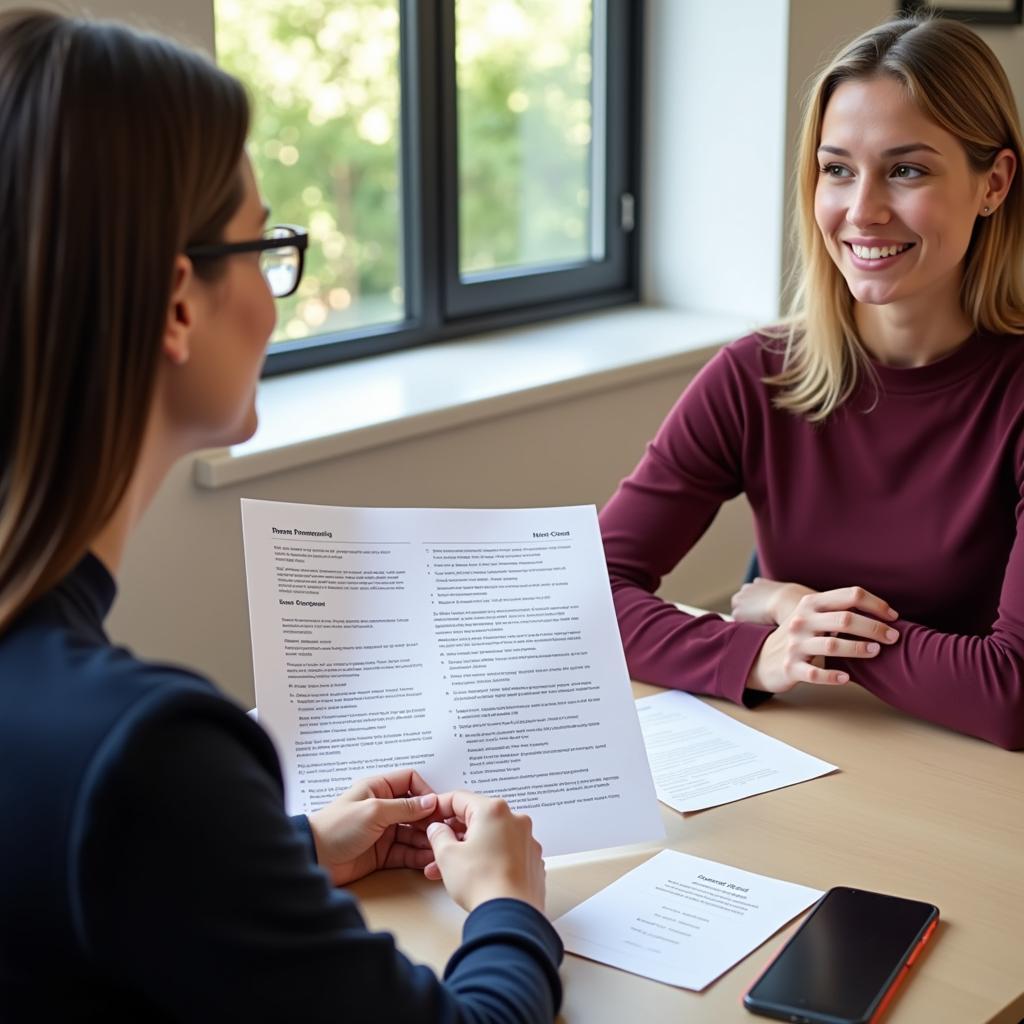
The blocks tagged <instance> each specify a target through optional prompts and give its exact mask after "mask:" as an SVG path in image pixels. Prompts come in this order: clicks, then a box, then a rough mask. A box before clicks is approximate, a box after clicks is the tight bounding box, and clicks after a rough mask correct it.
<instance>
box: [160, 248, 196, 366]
mask: <svg viewBox="0 0 1024 1024" xmlns="http://www.w3.org/2000/svg"><path fill="white" fill-rule="evenodd" d="M194 276H195V273H194V271H193V269H192V261H191V260H190V259H189V258H188V257H187V256H183V255H181V254H179V255H178V256H177V257H176V258H175V260H174V272H173V279H172V282H171V300H170V302H169V303H168V306H167V319H166V321H165V324H164V336H163V339H162V342H161V348H162V351H163V354H164V358H165V359H167V360H169V361H170V362H171V363H172V364H173V365H174V366H184V365H185V363H187V362H188V360H189V356H190V355H191V340H192V339H191V334H192V323H193V314H194V309H193V302H192V298H191V291H192V282H193V279H194Z"/></svg>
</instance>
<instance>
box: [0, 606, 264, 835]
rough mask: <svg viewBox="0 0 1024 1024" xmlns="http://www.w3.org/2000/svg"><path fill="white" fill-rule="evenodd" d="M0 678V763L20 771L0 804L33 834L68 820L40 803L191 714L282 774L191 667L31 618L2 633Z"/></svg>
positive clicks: (135, 751)
mask: <svg viewBox="0 0 1024 1024" xmlns="http://www.w3.org/2000/svg"><path fill="white" fill-rule="evenodd" d="M0 680H2V685H0V772H2V774H3V775H4V776H5V777H14V778H22V779H24V780H25V784H24V786H20V787H18V790H17V791H15V792H11V793H8V794H6V795H5V796H4V797H3V798H2V799H0V811H3V812H4V813H5V815H6V814H11V813H14V814H21V815H23V816H24V817H25V819H26V820H28V821H31V822H33V823H34V825H33V828H34V830H35V831H36V833H37V835H36V836H35V838H36V839H37V840H39V841H43V839H44V834H49V837H50V839H51V841H52V840H53V839H56V838H57V837H56V836H55V835H54V834H53V830H54V829H56V828H58V823H59V822H60V821H63V822H64V823H65V826H66V825H67V823H68V819H67V818H66V817H60V816H54V815H51V814H49V813H47V812H46V811H45V809H46V808H50V807H54V806H60V807H65V808H69V809H70V808H71V807H75V806H78V805H79V804H80V802H81V801H82V799H84V798H85V794H86V793H87V792H88V791H89V790H90V788H93V787H95V786H96V784H97V780H98V779H100V778H101V777H103V776H104V775H105V774H106V773H108V772H110V771H111V769H112V768H113V767H114V766H117V765H125V764H128V765H130V764H131V762H132V760H133V759H135V758H137V757H138V756H139V755H140V752H141V751H143V750H144V749H145V747H146V745H147V744H150V745H152V743H153V742H154V737H156V736H159V735H160V734H161V733H171V734H174V733H177V732H179V731H180V730H182V729H183V728H188V727H189V723H190V722H191V723H202V725H203V728H204V730H206V731H207V732H209V733H211V734H212V735H214V736H219V737H222V738H223V742H224V743H226V744H229V745H230V746H231V747H232V748H233V749H234V748H237V747H238V745H239V744H241V746H242V747H244V748H246V750H247V751H248V756H251V757H252V758H254V759H255V760H256V761H258V762H259V763H260V765H261V767H262V770H263V771H264V772H269V773H270V774H271V776H272V777H273V778H274V779H275V780H278V784H279V779H280V769H279V767H278V763H277V758H276V755H275V753H274V749H273V745H272V744H271V742H270V740H269V738H268V737H267V736H266V734H265V733H264V732H263V730H262V729H260V727H259V726H258V725H256V723H255V722H252V721H251V720H250V719H249V718H248V716H247V715H246V714H245V712H244V711H243V710H242V709H241V708H240V707H239V706H238V705H237V704H235V703H234V702H233V701H231V700H230V699H228V698H227V697H225V696H224V695H223V694H221V693H220V692H219V691H218V690H217V689H216V687H214V685H213V684H212V683H211V682H210V681H209V680H207V679H205V678H203V677H202V676H200V675H198V674H196V673H193V672H189V671H187V670H185V669H181V668H177V667H175V666H172V665H165V664H159V663H154V662H149V661H145V660H143V659H141V658H138V657H136V656H135V655H133V654H132V653H131V652H130V651H127V650H125V649H123V648H119V647H114V646H111V645H109V644H106V643H93V642H91V641H89V640H86V639H83V637H82V636H81V635H79V634H77V633H76V632H75V631H74V630H66V629H62V628H60V627H59V626H57V625H53V624H46V623H44V624H42V625H39V624H33V623H28V624H26V625H25V626H24V628H21V629H16V630H15V631H14V632H13V633H12V634H9V635H7V636H5V637H4V638H3V641H2V643H0ZM58 841H59V840H58Z"/></svg>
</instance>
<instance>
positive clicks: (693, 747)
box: [636, 690, 838, 812]
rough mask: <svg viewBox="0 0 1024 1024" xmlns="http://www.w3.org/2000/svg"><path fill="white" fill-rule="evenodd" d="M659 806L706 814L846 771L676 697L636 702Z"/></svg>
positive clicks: (675, 694) (674, 692)
mask: <svg viewBox="0 0 1024 1024" xmlns="http://www.w3.org/2000/svg"><path fill="white" fill-rule="evenodd" d="M636 707H637V712H638V713H639V715H640V728H641V729H642V730H643V735H644V745H645V746H646V747H647V757H648V760H649V761H650V763H651V774H652V775H653V776H654V786H655V789H656V790H657V792H658V799H659V800H660V801H661V802H662V803H665V804H668V806H669V807H672V808H674V809H675V810H677V811H683V812H685V811H700V810H703V809H704V808H706V807H717V806H718V805H719V804H727V803H730V802H731V801H733V800H742V799H743V798H744V797H748V796H754V795H756V794H757V793H767V792H768V791H769V790H772V789H782V788H783V787H784V786H792V785H794V784H795V783H797V782H807V781H808V780H809V779H816V778H818V777H820V776H822V775H827V774H829V773H830V772H834V771H838V769H837V768H836V766H835V765H834V764H829V763H828V762H827V761H822V760H820V759H819V758H817V757H812V756H811V755H810V754H805V753H804V752H803V751H802V750H797V749H796V748H795V747H791V746H789V745H788V744H786V743H783V742H782V741H781V740H777V739H775V738H774V737H772V736H765V735H764V733H761V732H758V731H757V730H756V729H751V728H750V727H749V726H746V725H743V723H742V722H737V721H736V720H735V719H734V718H730V717H729V716H728V715H726V714H724V713H723V712H721V711H717V710H715V708H712V707H709V706H708V705H707V704H705V703H704V702H703V701H701V700H698V699H697V698H696V697H694V696H693V694H690V693H681V692H680V691H678V690H670V691H668V692H667V693H659V694H656V695H655V696H653V697H643V698H641V699H640V700H638V701H637V702H636Z"/></svg>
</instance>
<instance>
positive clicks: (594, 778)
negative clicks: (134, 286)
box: [242, 500, 665, 854]
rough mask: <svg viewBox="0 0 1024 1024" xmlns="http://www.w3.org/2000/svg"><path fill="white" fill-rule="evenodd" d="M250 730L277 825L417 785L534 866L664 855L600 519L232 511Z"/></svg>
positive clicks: (262, 507)
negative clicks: (270, 741) (257, 742)
mask: <svg viewBox="0 0 1024 1024" xmlns="http://www.w3.org/2000/svg"><path fill="white" fill-rule="evenodd" d="M242 530H243V536H244V539H245V566H246V577H247V582H248V589H249V618H250V626H251V630H252V649H253V668H254V674H255V681H256V704H257V708H258V709H259V721H260V724H261V725H263V726H264V727H265V728H266V729H267V731H268V732H269V733H270V734H271V735H272V736H273V738H274V740H275V742H276V743H277V746H278V750H279V753H280V755H281V760H282V763H283V768H284V773H285V788H286V795H287V801H288V807H289V811H290V812H291V813H293V814H297V813H309V812H310V811H313V810H315V809H317V808H318V807H321V806H323V805H324V804H325V803H327V802H328V801H330V800H331V799H333V798H334V796H336V795H337V794H338V793H340V792H341V791H342V790H344V789H346V788H347V787H348V786H349V785H350V783H351V782H352V781H353V779H356V778H359V777H361V776H365V775H372V774H377V773H380V772H385V771H388V770H391V769H394V768H405V767H412V768H416V769H418V770H419V772H420V774H422V775H423V776H424V778H426V780H427V781H428V782H429V783H430V785H431V786H433V787H434V788H435V789H437V790H439V791H443V790H449V789H459V788H461V789H471V790H474V791H476V792H481V793H486V794H488V795H492V796H501V797H504V798H505V799H506V800H507V801H508V802H509V804H510V805H511V806H512V807H513V809H515V810H517V811H521V812H525V813H528V814H529V815H530V816H531V817H532V818H533V821H534V833H535V835H536V836H537V838H538V839H539V841H540V842H541V844H542V845H543V847H544V852H545V853H546V854H562V853H578V852H581V851H584V850H592V849H600V848H603V847H608V846H619V845H623V844H627V843H637V842H647V841H651V840H658V839H661V838H663V837H664V834H665V833H664V826H663V825H662V821H661V812H660V810H659V808H658V804H657V799H656V797H655V793H654V785H653V782H652V781H651V774H650V769H649V768H648V765H647V755H646V753H645V752H644V745H643V739H642V737H641V735H640V726H639V723H638V721H637V714H636V707H635V705H634V702H633V698H632V693H631V690H630V685H629V676H628V674H627V672H626V662H625V658H624V656H623V653H622V644H621V642H620V640H619V631H618V626H617V624H616V620H615V612H614V609H613V607H612V599H611V592H610V589H609V585H608V573H607V569H606V568H605V562H604V554H603V550H602V547H601V539H600V534H599V533H598V528H597V515H596V512H595V510H594V508H593V507H592V506H587V507H579V508H549V509H516V510H490V509H486V510H479V509H364V508H331V507H328V506H320V505H296V504H286V503H281V502H270V501H252V500H243V501H242Z"/></svg>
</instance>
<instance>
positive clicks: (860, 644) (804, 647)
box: [800, 636, 882, 658]
mask: <svg viewBox="0 0 1024 1024" xmlns="http://www.w3.org/2000/svg"><path fill="white" fill-rule="evenodd" d="M800 649H801V651H802V653H803V654H804V655H805V656H806V657H807V658H811V657H814V656H817V657H821V658H873V657H875V655H876V654H878V652H879V651H880V650H881V649H882V645H881V644H880V643H878V642H876V641H874V640H870V641H869V640H846V639H843V638H842V637H838V636H813V637H808V638H807V639H806V640H804V641H803V642H802V643H801V645H800Z"/></svg>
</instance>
